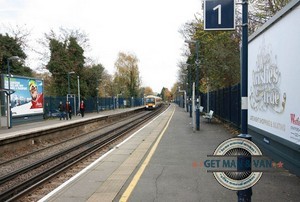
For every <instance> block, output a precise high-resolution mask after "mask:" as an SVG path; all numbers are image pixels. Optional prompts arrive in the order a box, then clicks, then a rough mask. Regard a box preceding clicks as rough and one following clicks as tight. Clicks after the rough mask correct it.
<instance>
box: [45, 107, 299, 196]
mask: <svg viewBox="0 0 300 202" xmlns="http://www.w3.org/2000/svg"><path fill="white" fill-rule="evenodd" d="M191 122H192V119H191V118H190V117H189V115H188V113H187V112H185V111H184V109H183V108H179V107H178V106H176V105H171V106H170V107H169V108H168V110H166V111H165V113H164V114H162V115H161V116H159V117H158V118H156V119H155V120H153V121H152V122H151V123H149V124H147V125H146V126H145V127H144V128H142V129H141V130H139V131H137V132H136V133H134V134H133V135H132V136H130V137H129V138H128V139H126V140H125V141H124V142H122V143H121V144H120V145H118V146H116V147H115V148H113V149H112V150H110V151H109V152H108V153H107V154H105V155H104V156H102V157H100V158H99V159H98V160H97V161H95V162H94V163H93V164H91V165H90V166H89V167H87V168H86V169H84V170H83V171H82V172H81V173H78V174H77V175H76V176H74V177H73V178H71V179H70V180H69V181H67V182H65V183H64V184H63V185H61V186H60V187H58V188H57V189H56V190H54V191H53V192H51V193H49V194H48V195H47V196H45V197H44V198H43V199H41V201H73V202H74V201H90V202H93V201H237V194H236V193H237V192H236V191H232V190H228V189H226V188H224V187H223V186H221V185H220V184H219V183H218V182H217V180H216V179H215V178H214V176H213V174H212V173H211V172H207V171H206V170H205V169H204V168H203V167H202V166H201V165H200V162H202V161H203V160H205V159H206V158H207V155H211V154H213V152H214V150H215V149H216V147H217V146H218V145H219V144H220V143H221V142H223V141H224V140H227V139H229V138H231V137H233V135H232V134H230V133H229V132H228V130H226V129H225V128H224V126H223V124H222V123H219V122H216V121H212V123H207V122H206V121H205V120H203V119H201V122H200V131H196V132H193V130H192V125H191V124H192V123H191ZM252 190H253V195H252V201H299V198H300V192H299V190H300V179H299V177H297V176H295V175H293V174H291V173H289V172H288V171H286V170H284V169H281V170H280V171H278V172H264V173H263V175H262V177H261V179H260V180H259V181H258V182H257V183H256V184H255V185H254V187H253V188H252Z"/></svg>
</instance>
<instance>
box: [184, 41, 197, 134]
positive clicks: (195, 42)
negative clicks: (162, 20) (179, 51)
mask: <svg viewBox="0 0 300 202" xmlns="http://www.w3.org/2000/svg"><path fill="white" fill-rule="evenodd" d="M185 42H186V43H194V44H195V45H196V62H195V63H196V84H195V85H196V86H195V91H196V92H195V94H196V95H195V96H196V100H197V104H196V105H197V106H196V130H200V106H199V105H200V98H199V77H200V76H199V41H195V40H185Z"/></svg>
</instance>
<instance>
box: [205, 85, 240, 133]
mask: <svg viewBox="0 0 300 202" xmlns="http://www.w3.org/2000/svg"><path fill="white" fill-rule="evenodd" d="M208 96H209V97H208ZM201 105H202V106H203V107H204V111H209V110H213V111H214V115H215V116H217V117H219V118H220V119H222V120H224V121H227V122H230V123H232V124H234V125H235V126H236V127H238V128H240V124H241V94H240V84H238V85H235V86H230V87H227V88H223V89H219V90H217V91H212V92H209V94H202V95H201Z"/></svg>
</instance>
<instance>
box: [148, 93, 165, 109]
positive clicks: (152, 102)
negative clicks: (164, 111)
mask: <svg viewBox="0 0 300 202" xmlns="http://www.w3.org/2000/svg"><path fill="white" fill-rule="evenodd" d="M144 101H145V102H144V103H145V108H146V109H156V108H159V107H160V106H161V105H162V98H161V97H158V96H155V95H148V96H146V97H145V98H144Z"/></svg>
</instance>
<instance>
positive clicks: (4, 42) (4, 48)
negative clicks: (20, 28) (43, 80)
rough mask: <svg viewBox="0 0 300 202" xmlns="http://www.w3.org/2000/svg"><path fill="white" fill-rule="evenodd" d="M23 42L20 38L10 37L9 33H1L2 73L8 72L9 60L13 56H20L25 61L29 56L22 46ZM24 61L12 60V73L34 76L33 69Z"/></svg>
mask: <svg viewBox="0 0 300 202" xmlns="http://www.w3.org/2000/svg"><path fill="white" fill-rule="evenodd" d="M21 44H22V43H21V42H20V41H18V38H13V37H10V36H9V35H8V34H5V35H2V34H0V65H1V66H0V68H1V69H0V70H1V73H7V61H8V58H10V57H12V56H18V57H19V58H20V59H22V60H23V61H24V60H25V59H26V58H27V55H26V54H25V52H24V51H23V49H22V47H21ZM23 61H16V60H14V61H10V72H11V74H15V75H20V76H29V77H31V76H32V70H31V69H30V68H29V67H27V66H25V65H24V63H23Z"/></svg>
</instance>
